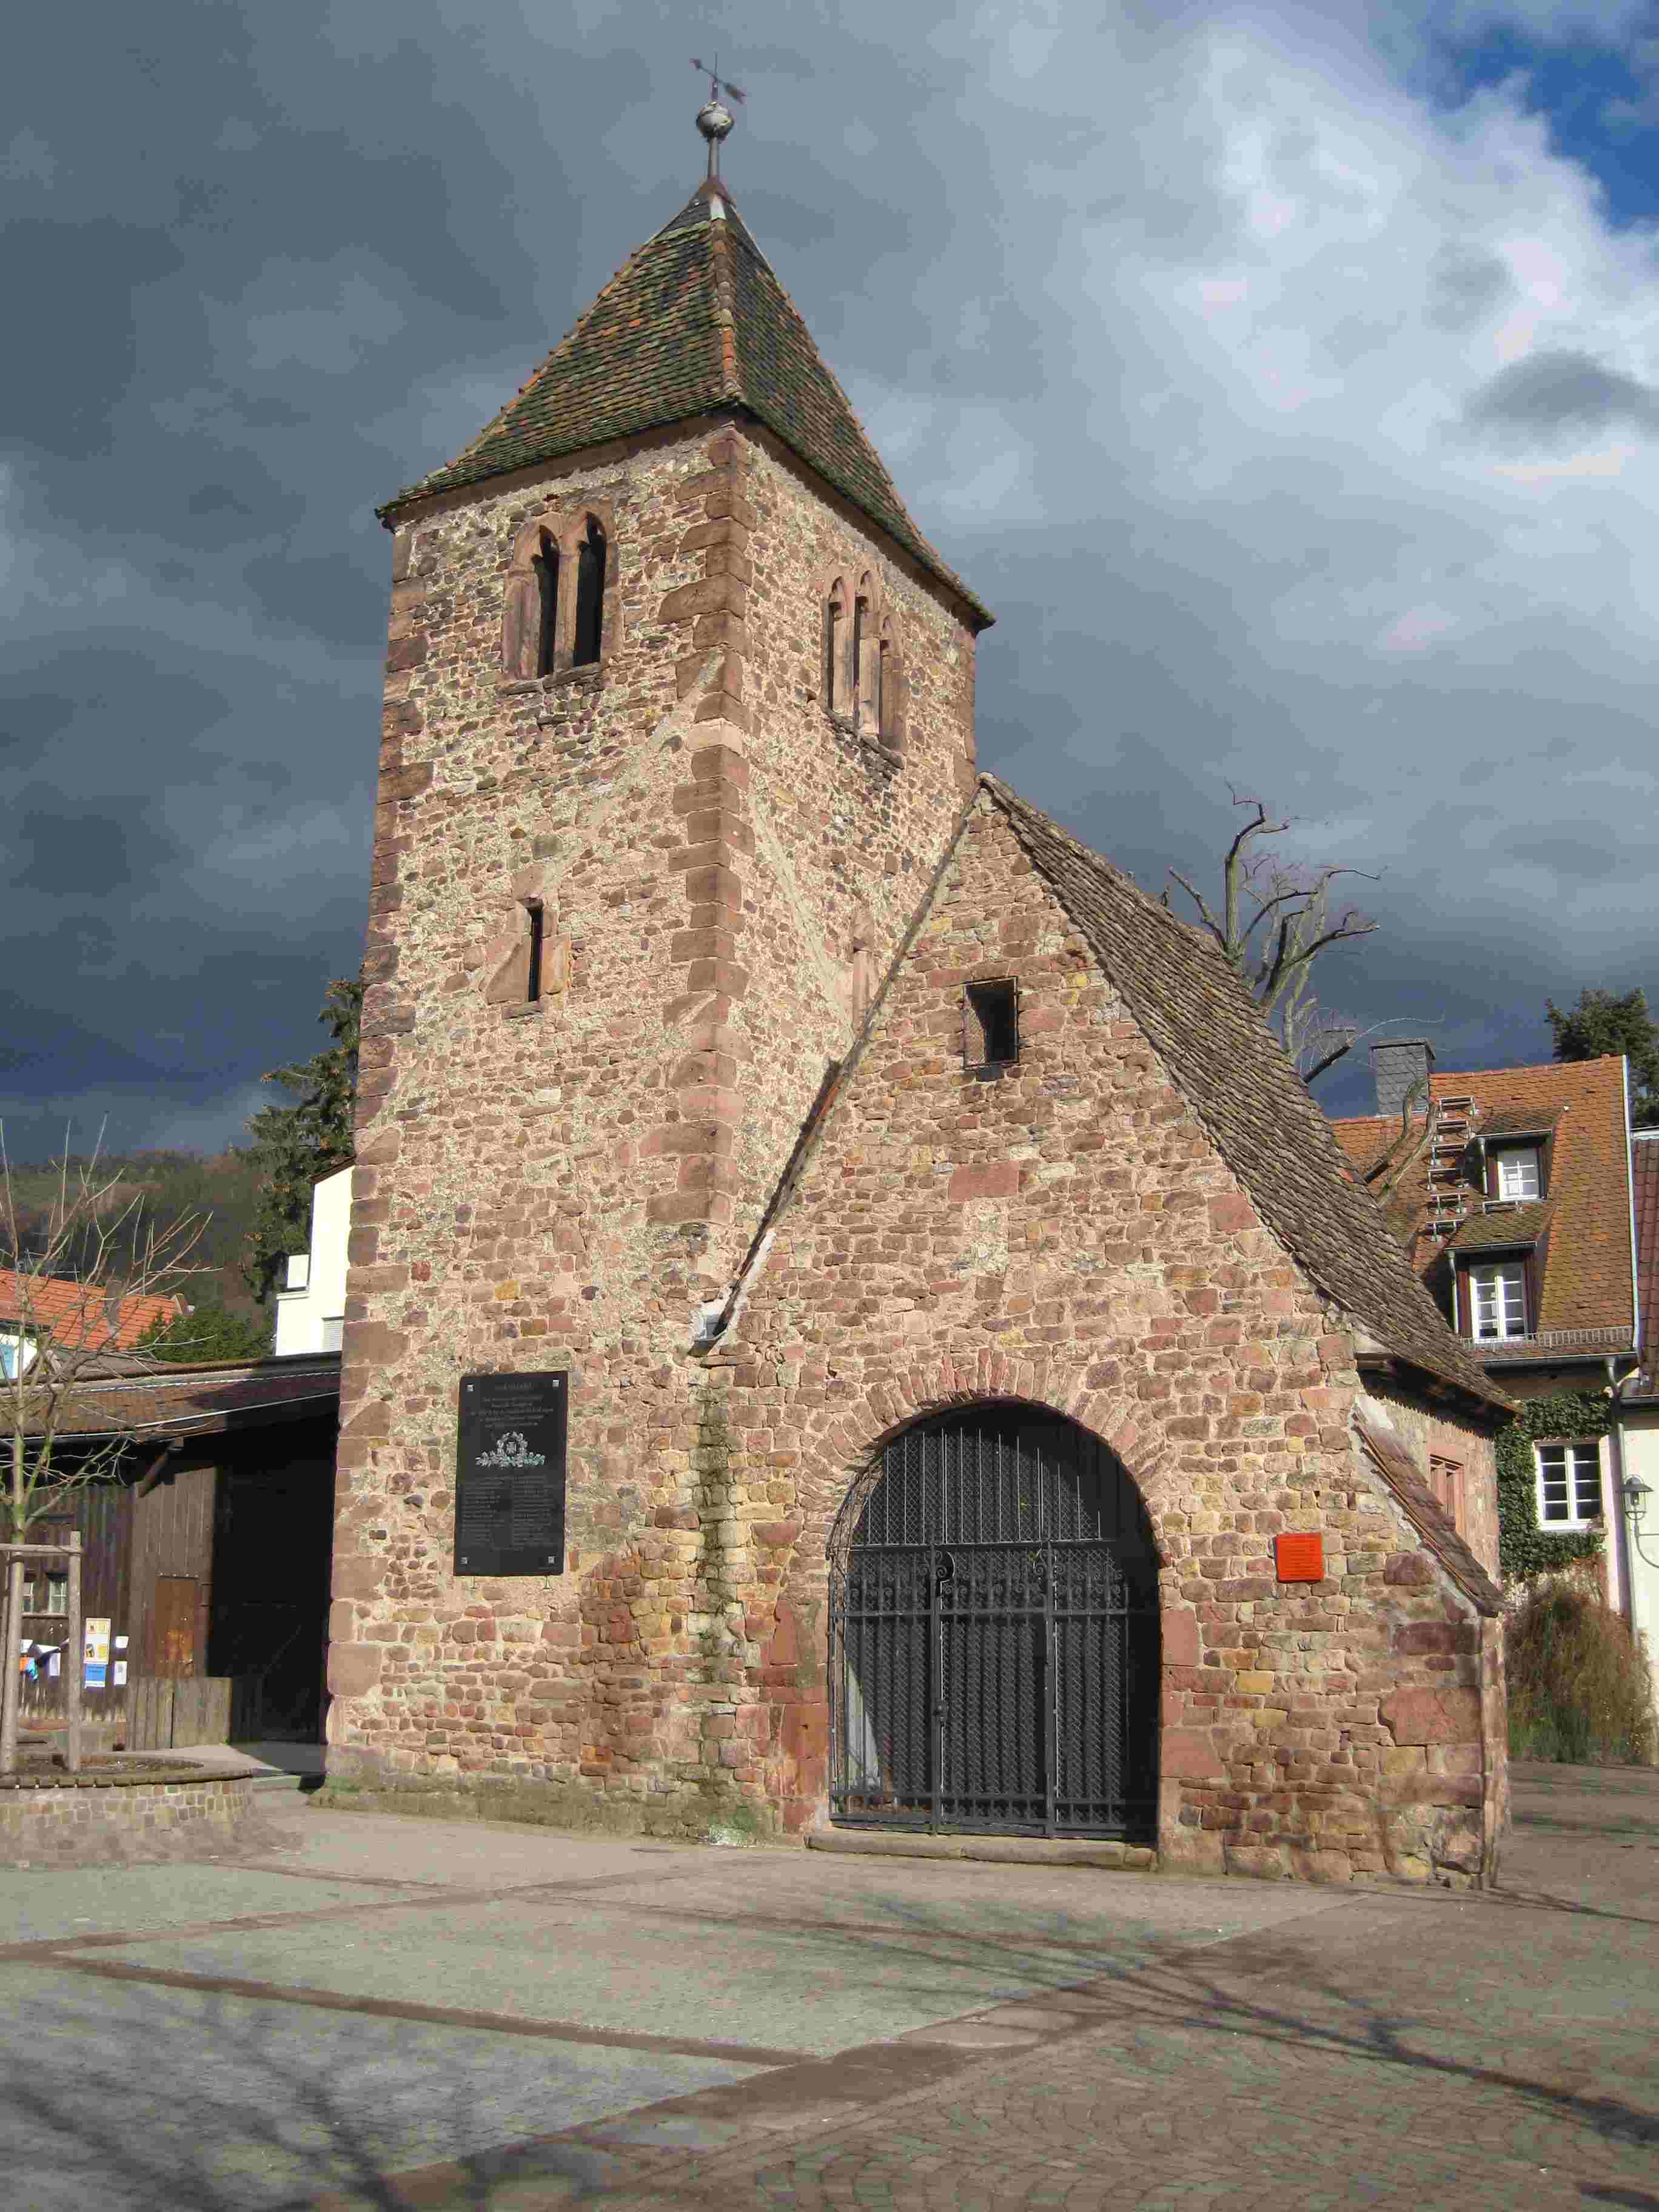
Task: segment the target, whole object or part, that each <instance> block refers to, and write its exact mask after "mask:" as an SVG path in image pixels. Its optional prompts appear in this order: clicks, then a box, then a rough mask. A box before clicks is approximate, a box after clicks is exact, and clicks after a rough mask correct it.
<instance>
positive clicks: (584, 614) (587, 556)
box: [571, 514, 605, 668]
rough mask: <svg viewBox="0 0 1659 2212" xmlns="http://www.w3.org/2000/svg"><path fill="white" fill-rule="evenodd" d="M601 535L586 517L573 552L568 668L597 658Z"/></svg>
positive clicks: (601, 614) (601, 615) (601, 618)
mask: <svg viewBox="0 0 1659 2212" xmlns="http://www.w3.org/2000/svg"><path fill="white" fill-rule="evenodd" d="M604 609H605V532H604V531H603V530H601V529H600V527H599V523H598V521H597V520H596V519H595V518H594V517H593V516H592V515H591V514H590V515H589V516H588V518H587V531H586V536H585V537H584V538H582V541H581V543H580V545H579V546H578V547H577V549H576V641H575V651H574V654H573V655H572V657H571V665H572V666H573V667H576V668H586V667H588V666H589V665H591V664H592V662H594V661H596V660H597V659H599V647H600V643H601V635H602V629H603V623H604Z"/></svg>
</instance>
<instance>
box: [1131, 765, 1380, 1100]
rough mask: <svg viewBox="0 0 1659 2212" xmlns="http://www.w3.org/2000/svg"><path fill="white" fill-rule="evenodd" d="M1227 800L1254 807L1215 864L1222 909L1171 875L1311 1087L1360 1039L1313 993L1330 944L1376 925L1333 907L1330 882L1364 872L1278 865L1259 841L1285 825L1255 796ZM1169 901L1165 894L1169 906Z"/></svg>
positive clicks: (1176, 871)
mask: <svg viewBox="0 0 1659 2212" xmlns="http://www.w3.org/2000/svg"><path fill="white" fill-rule="evenodd" d="M1232 801H1233V805H1235V806H1248V807H1250V808H1253V809H1254V811H1253V813H1252V814H1251V816H1250V818H1249V821H1248V822H1246V823H1244V824H1243V828H1242V829H1239V830H1238V832H1237V835H1236V836H1234V838H1233V841H1232V842H1231V845H1230V846H1229V847H1228V848H1227V854H1226V858H1225V860H1224V861H1223V862H1222V902H1221V912H1220V914H1219V915H1217V914H1215V913H1214V912H1213V911H1212V908H1211V906H1210V904H1209V902H1208V901H1207V900H1206V898H1205V896H1204V895H1203V893H1202V892H1201V891H1200V890H1198V888H1197V887H1196V885H1195V884H1190V883H1188V880H1187V878H1186V877H1185V876H1183V875H1182V873H1181V872H1180V871H1179V869H1176V868H1171V869H1170V876H1171V877H1172V878H1174V880H1175V881H1176V883H1178V884H1180V886H1181V888H1182V890H1183V891H1185V892H1186V894H1187V896H1188V898H1190V899H1191V900H1192V902H1193V903H1194V906H1195V907H1196V908H1198V912H1199V918H1200V921H1202V923H1203V925H1204V927H1205V928H1206V929H1207V930H1208V931H1209V933H1210V934H1211V936H1212V937H1213V938H1214V939H1215V941H1216V943H1217V944H1218V945H1219V946H1220V947H1221V950H1222V951H1223V952H1224V953H1225V955H1226V957H1227V958H1228V959H1229V960H1230V961H1231V963H1232V964H1233V966H1234V967H1235V968H1236V969H1237V970H1238V972H1239V974H1240V975H1242V976H1243V978H1244V981H1245V982H1246V983H1247V984H1249V987H1250V990H1251V992H1252V994H1254V996H1255V1001H1256V1004H1257V1005H1258V1006H1260V1007H1261V1011H1262V1012H1263V1013H1265V1014H1266V1015H1267V1018H1268V1020H1269V1021H1270V1022H1271V1023H1272V1024H1273V1028H1274V1029H1275V1030H1276V1031H1277V1033H1278V1036H1279V1042H1280V1043H1281V1044H1283V1046H1284V1048H1285V1052H1286V1053H1287V1054H1289V1056H1290V1058H1291V1060H1293V1061H1294V1062H1295V1063H1296V1066H1297V1070H1298V1071H1299V1073H1301V1076H1302V1078H1303V1080H1304V1082H1307V1083H1311V1082H1313V1081H1314V1080H1315V1079H1316V1077H1318V1076H1321V1075H1323V1074H1324V1073H1325V1072H1326V1070H1327V1069H1328V1068H1330V1067H1334V1066H1335V1065H1336V1063H1337V1061H1338V1060H1341V1059H1342V1058H1343V1057H1344V1056H1345V1055H1346V1054H1348V1053H1350V1052H1352V1049H1353V1048H1354V1046H1355V1045H1356V1044H1357V1043H1358V1041H1359V1037H1360V1035H1361V1031H1360V1029H1359V1026H1358V1024H1357V1023H1355V1022H1349V1021H1344V1020H1343V1019H1341V1018H1340V1017H1339V1016H1337V1015H1334V1014H1331V1013H1328V1012H1325V1011H1324V1009H1322V1007H1321V1006H1320V1005H1319V1002H1318V1000H1316V998H1315V996H1314V994H1313V963H1314V962H1315V961H1316V959H1317V958H1318V957H1319V955H1320V954H1321V953H1322V952H1324V951H1328V950H1329V948H1330V947H1331V946H1332V945H1348V944H1352V942H1353V940H1354V939H1356V938H1360V937H1369V936H1370V933H1371V932H1372V931H1373V930H1374V929H1375V928H1376V923H1375V922H1374V921H1371V920H1370V917H1369V916H1368V915H1363V914H1361V913H1360V911H1359V910H1358V908H1357V907H1348V908H1344V909H1343V910H1342V911H1340V913H1335V914H1334V912H1333V896H1332V887H1333V886H1334V884H1335V883H1336V880H1337V878H1339V877H1340V876H1358V875H1364V870H1363V869H1361V868H1344V867H1336V866H1329V867H1319V868H1316V867H1310V866H1304V865H1301V864H1299V863H1297V862H1294V861H1291V862H1285V861H1284V860H1281V859H1280V857H1279V854H1276V853H1274V852H1273V851H1272V850H1271V849H1267V848H1263V846H1262V844H1261V840H1262V839H1264V838H1268V837H1282V836H1284V834H1285V831H1286V830H1287V829H1290V827H1291V824H1290V823H1289V822H1288V821H1286V822H1274V821H1272V820H1270V819H1269V818H1268V814H1267V807H1266V806H1265V805H1264V804H1263V803H1262V801H1261V799H1243V798H1241V797H1240V796H1239V794H1238V793H1237V792H1234V793H1232ZM1366 880H1367V882H1375V881H1376V878H1375V877H1367V878H1366ZM1169 899H1170V895H1169V892H1168V891H1167V890H1166V891H1165V892H1164V904H1165V905H1166V906H1167V905H1168V904H1169ZM1366 1034H1370V1032H1366Z"/></svg>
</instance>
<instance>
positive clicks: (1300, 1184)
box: [981, 776, 1510, 1408]
mask: <svg viewBox="0 0 1659 2212" xmlns="http://www.w3.org/2000/svg"><path fill="white" fill-rule="evenodd" d="M981 784H982V785H983V786H984V787H985V788H986V789H987V791H988V792H989V793H991V795H992V796H993V798H994V799H995V800H996V802H997V804H998V805H1000V806H1001V807H1002V808H1003V810H1004V811H1005V812H1006V814H1007V816H1008V818H1009V821H1010V822H1011V823H1012V826H1013V829H1014V831H1015V834H1016V835H1017V836H1018V838H1019V840H1020V842H1021V843H1022V844H1023V845H1024V848H1025V849H1026V851H1027V852H1028V853H1029V854H1030V857H1031V860H1032V862H1033V864H1034V865H1035V866H1036V868H1037V870H1038V871H1039V872H1040V873H1041V874H1042V876H1043V877H1044V878H1046V879H1047V880H1048V882H1049V883H1050V884H1052V885H1053V886H1054V890H1055V891H1056V892H1057V893H1058V894H1059V896H1060V900H1061V902H1063V903H1064V905H1065V906H1066V909H1067V911H1068V912H1069V913H1070V914H1071V915H1072V916H1073V920H1074V921H1076V922H1077V924H1078V926H1079V928H1080V929H1081V930H1082V931H1083V933H1084V934H1085V936H1086V937H1087V938H1088V939H1089V940H1090V942H1091V944H1092V945H1093V946H1094V948H1095V951H1096V952H1097V954H1098V956H1099V957H1100V959H1101V962H1102V963H1103V966H1104V968H1105V969H1106V972H1107V974H1108V975H1109V976H1110V977H1111V979H1112V981H1113V982H1114V983H1115V985H1116V986H1117V987H1118V989H1119V990H1120V991H1121V992H1122V994H1123V996H1124V998H1125V1000H1127V1003H1128V1006H1129V1011H1130V1012H1131V1013H1132V1014H1133V1016H1134V1018H1135V1019H1136V1020H1137V1021H1138V1022H1139V1024H1140V1026H1141V1027H1142V1028H1143V1029H1144V1030H1146V1033H1147V1035H1148V1036H1150V1037H1151V1039H1152V1042H1153V1044H1154V1045H1155V1046H1156V1047H1157V1048H1158V1052H1159V1054H1161V1055H1162V1057H1163V1058H1164V1061H1165V1063H1166V1065H1167V1066H1169V1068H1170V1073H1171V1074H1172V1075H1173V1076H1174V1077H1175V1079H1176V1084H1177V1085H1179V1087H1180V1089H1181V1090H1182V1092H1183V1093H1184V1094H1185V1096H1186V1097H1187V1098H1188V1101H1189V1102H1190V1103H1191V1104H1192V1106H1193V1107H1194V1110H1195V1111H1196V1112H1197V1114H1198V1115H1199V1118H1200V1121H1202V1122H1203V1123H1204V1125H1205V1127H1206V1128H1207V1129H1208V1131H1209V1133H1210V1134H1211V1136H1212V1139H1214V1141H1215V1144H1216V1146H1217V1148H1218V1150H1219V1152H1220V1153H1221V1156H1222V1158H1224V1159H1225V1161H1226V1163H1227V1164H1228V1166H1229V1167H1230V1168H1231V1170H1233V1173H1234V1174H1235V1175H1236V1176H1237V1177H1238V1179H1239V1181H1240V1182H1242V1183H1243V1186H1244V1188H1245V1189H1246V1190H1247V1191H1248V1192H1249V1195H1250V1197H1251V1199H1252V1200H1254V1202H1255V1205H1256V1206H1258V1207H1259V1208H1260V1210H1261V1214H1262V1216H1263V1218H1265V1219H1266V1221H1267V1223H1268V1225H1269V1226H1270V1227H1271V1228H1272V1229H1273V1231H1274V1233H1275V1234H1276V1235H1277V1236H1278V1237H1279V1238H1280V1240H1281V1241H1282V1242H1283V1243H1284V1244H1285V1246H1286V1248H1287V1249H1289V1251H1290V1252H1291V1254H1292V1255H1293V1256H1294V1257H1295V1259H1296V1260H1297V1262H1298V1264H1299V1265H1300V1266H1301V1267H1304V1269H1305V1270H1306V1272H1307V1273H1308V1275H1309V1276H1310V1279H1312V1281H1313V1282H1314V1283H1315V1284H1316V1285H1317V1287H1318V1288H1319V1289H1320V1290H1321V1291H1323V1292H1324V1294H1325V1295H1326V1296H1327V1297H1329V1298H1330V1299H1332V1300H1333V1302H1334V1304H1336V1305H1337V1306H1339V1307H1340V1309H1341V1310H1343V1311H1344V1312H1345V1313H1346V1314H1347V1315H1348V1316H1350V1317H1351V1318H1352V1320H1353V1321H1354V1322H1358V1323H1359V1324H1360V1325H1361V1326H1362V1327H1364V1328H1366V1329H1368V1330H1369V1331H1370V1333H1371V1334H1373V1335H1374V1336H1376V1339H1377V1340H1378V1341H1379V1342H1380V1343H1381V1344H1382V1345H1383V1346H1384V1348H1385V1349H1386V1350H1387V1351H1389V1352H1392V1353H1394V1354H1395V1357H1397V1358H1401V1359H1403V1360H1405V1361H1407V1363H1408V1364H1412V1365H1414V1366H1417V1367H1419V1368H1420V1369H1422V1370H1425V1371H1426V1372H1427V1373H1429V1374H1431V1375H1434V1376H1438V1377H1440V1378H1441V1379H1442V1380H1443V1381H1445V1382H1448V1383H1455V1384H1456V1385H1457V1386H1458V1387H1459V1388H1460V1389H1463V1390H1465V1391H1468V1392H1470V1393H1472V1394H1473V1395H1475V1396H1477V1397H1480V1398H1482V1399H1484V1400H1486V1401H1487V1402H1488V1403H1489V1404H1492V1405H1493V1406H1494V1407H1500V1408H1501V1407H1507V1406H1508V1404H1509V1402H1510V1401H1509V1400H1508V1399H1507V1398H1505V1397H1504V1396H1503V1395H1502V1394H1501V1393H1499V1392H1498V1390H1497V1389H1495V1388H1494V1386H1493V1384H1492V1382H1491V1380H1490V1379H1489V1378H1488V1376H1486V1372H1485V1370H1483V1369H1482V1368H1481V1366H1480V1364H1479V1363H1478V1362H1477V1361H1476V1360H1475V1359H1474V1358H1473V1357H1472V1356H1471V1354H1470V1352H1469V1351H1468V1348H1467V1347H1466V1346H1464V1345H1463V1344H1462V1343H1461V1342H1460V1341H1459V1340H1458V1338H1457V1337H1455V1335H1454V1334H1452V1332H1451V1330H1450V1329H1449V1328H1447V1326H1446V1323H1445V1322H1444V1320H1443V1318H1442V1316H1441V1314H1440V1311H1439V1309H1438V1308H1437V1306H1436V1304H1435V1303H1434V1301H1433V1299H1432V1298H1431V1297H1430V1296H1429V1294H1428V1292H1427V1291H1425V1289H1424V1287H1423V1285H1422V1284H1421V1283H1419V1281H1418V1279H1417V1278H1416V1276H1415V1275H1413V1273H1412V1271H1411V1268H1410V1267H1409V1266H1408V1265H1407V1261H1406V1259H1405V1255H1403V1253H1402V1252H1401V1249H1400V1247H1399V1245H1398V1243H1396V1241H1395V1237H1394V1236H1393V1234H1392V1232H1391V1231H1389V1226H1388V1225H1387V1223H1386V1221H1385V1220H1384V1219H1383V1214H1382V1212H1381V1209H1380V1208H1379V1207H1378V1206H1377V1204H1376V1200H1374V1199H1373V1198H1372V1197H1371V1195H1370V1192H1369V1191H1367V1190H1366V1189H1365V1188H1364V1187H1363V1185H1361V1184H1360V1183H1358V1182H1357V1181H1356V1180H1355V1177H1354V1176H1353V1175H1352V1172H1351V1170H1350V1168H1349V1165H1348V1163H1347V1162H1346V1160H1345V1159H1344V1158H1343V1155H1342V1152H1341V1151H1340V1148H1339V1146H1338V1145H1337V1142H1336V1139H1335V1136H1334V1133H1333V1132H1332V1129H1331V1125H1330V1123H1329V1122H1328V1121H1327V1120H1326V1118H1325V1116H1324V1115H1323V1114H1322V1113H1321V1112H1320V1110H1319V1108H1318V1107H1317V1106H1316V1104H1315V1103H1314V1101H1313V1099H1312V1098H1311V1097H1310V1096H1309V1093H1308V1089H1307V1086H1306V1085H1305V1084H1304V1082H1303V1081H1302V1079H1301V1078H1300V1077H1299V1076H1298V1075H1297V1073H1296V1070H1295V1069H1294V1068H1293V1067H1292V1066H1291V1063H1290V1061H1289V1060H1286V1058H1285V1054H1284V1053H1283V1051H1282V1050H1281V1049H1280V1048H1279V1043H1278V1042H1277V1040H1276V1039H1275V1038H1274V1037H1273V1033H1272V1031H1271V1030H1269V1029H1268V1027H1267V1023H1266V1021H1265V1020H1264V1019H1263V1018H1262V1015H1261V1009H1260V1008H1259V1007H1258V1006H1257V1005H1256V1003H1255V1000H1254V999H1253V998H1252V997H1251V995H1250V994H1249V991H1248V990H1247V989H1246V988H1245V987H1244V985H1243V982H1242V981H1240V979H1239V977H1238V976H1237V975H1236V974H1235V972H1234V971H1233V969H1231V967H1230V966H1229V965H1228V963H1227V962H1226V961H1225V959H1224V958H1223V957H1222V955H1221V954H1220V952H1219V951H1218V950H1217V948H1216V947H1215V945H1213V944H1212V943H1211V941H1210V940H1209V939H1207V938H1206V937H1204V936H1202V935H1201V934H1200V933H1199V932H1198V931H1197V930H1195V929H1194V928H1191V927H1189V926H1188V924H1187V923H1185V922H1183V921H1180V920H1179V919H1178V918H1177V917H1176V915H1172V914H1170V912H1169V910H1168V908H1165V907H1164V906H1163V905H1161V904H1160V902H1158V900H1157V899H1155V898H1152V896H1149V894H1148V893H1146V891H1144V890H1141V889H1140V888H1139V885H1138V884H1134V883H1132V882H1131V881H1130V879H1129V878H1128V877H1127V876H1126V875H1124V874H1123V873H1122V872H1121V870H1120V869H1118V868H1115V867H1114V866H1112V864H1111V862H1110V861H1109V860H1104V859H1103V857H1102V856H1101V855H1100V854H1098V853H1095V852H1092V851H1091V850H1090V848H1088V847H1087V846H1086V845H1084V844H1081V843H1079V841H1078V840H1077V839H1076V838H1074V837H1072V836H1068V835H1067V834H1066V831H1065V830H1063V829H1060V826H1059V824H1058V823H1054V822H1051V821H1050V820H1049V819H1048V816H1047V815H1045V814H1042V813H1040V812H1039V811H1038V810H1037V809H1036V807H1034V806H1032V805H1029V804H1028V803H1027V802H1026V801H1025V800H1024V799H1020V798H1019V797H1018V795H1017V794H1016V793H1014V792H1012V791H1011V790H1010V789H1009V788H1008V787H1007V786H1006V784H1004V783H1001V782H1000V781H998V780H997V779H996V778H995V777H994V776H982V777H981Z"/></svg>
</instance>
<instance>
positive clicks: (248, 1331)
mask: <svg viewBox="0 0 1659 2212" xmlns="http://www.w3.org/2000/svg"><path fill="white" fill-rule="evenodd" d="M138 1349H139V1351H140V1352H149V1355H150V1357H151V1358H153V1359H164V1360H167V1361H169V1362H173V1361H178V1362H184V1361H189V1360H205V1359H225V1360H230V1359H264V1358H268V1357H269V1355H270V1322H268V1321H264V1320H263V1319H261V1318H260V1317H259V1316H257V1315H252V1314H239V1313H233V1312H232V1311H231V1310H230V1308H229V1307H228V1305H224V1304H222V1303H221V1302H220V1301H219V1300H218V1299H217V1298H204V1299H203V1300H202V1302H201V1303H200V1304H199V1305H193V1306H192V1307H191V1310H190V1311H189V1312H188V1313H187V1314H179V1315H178V1316H176V1317H175V1318H174V1319H173V1320H172V1321H165V1322H164V1321H153V1322H151V1323H150V1325H149V1328H147V1329H146V1330H145V1331H144V1333H143V1335H142V1336H141V1337H140V1338H139V1340H138Z"/></svg>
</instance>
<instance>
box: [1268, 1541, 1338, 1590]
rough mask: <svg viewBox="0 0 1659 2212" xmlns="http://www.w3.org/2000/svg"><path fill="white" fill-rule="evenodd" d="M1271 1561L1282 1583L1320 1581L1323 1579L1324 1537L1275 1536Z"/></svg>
mask: <svg viewBox="0 0 1659 2212" xmlns="http://www.w3.org/2000/svg"><path fill="white" fill-rule="evenodd" d="M1273 1561H1274V1565H1276V1566H1277V1568H1278V1570H1279V1581H1280V1582H1282V1583H1322V1582H1323V1581H1324V1579H1325V1539H1324V1538H1323V1537H1322V1536H1275V1537H1274V1538H1273Z"/></svg>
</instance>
